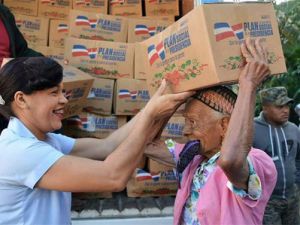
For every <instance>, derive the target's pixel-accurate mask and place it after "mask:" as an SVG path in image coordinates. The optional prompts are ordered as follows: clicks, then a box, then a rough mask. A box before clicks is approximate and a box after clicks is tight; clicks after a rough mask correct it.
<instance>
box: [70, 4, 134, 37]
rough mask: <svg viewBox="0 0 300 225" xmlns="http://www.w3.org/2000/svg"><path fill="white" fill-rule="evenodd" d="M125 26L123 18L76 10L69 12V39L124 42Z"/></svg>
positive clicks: (125, 20) (125, 35) (125, 21)
mask: <svg viewBox="0 0 300 225" xmlns="http://www.w3.org/2000/svg"><path fill="white" fill-rule="evenodd" d="M127 26H128V22H127V19H126V18H124V17H116V16H110V15H104V14H100V13H91V12H84V11H78V10H71V11H70V33H69V35H70V37H74V38H82V39H91V40H100V41H116V42H126V41H127V30H128V28H127Z"/></svg>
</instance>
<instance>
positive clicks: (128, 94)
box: [118, 89, 138, 99]
mask: <svg viewBox="0 0 300 225" xmlns="http://www.w3.org/2000/svg"><path fill="white" fill-rule="evenodd" d="M137 95H138V92H137V91H129V90H128V89H120V90H119V93H118V96H119V98H121V99H124V98H131V99H136V97H137Z"/></svg>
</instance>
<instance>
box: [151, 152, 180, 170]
mask: <svg viewBox="0 0 300 225" xmlns="http://www.w3.org/2000/svg"><path fill="white" fill-rule="evenodd" d="M170 157H172V156H171V155H170ZM173 169H175V167H171V166H166V165H164V164H162V163H159V162H157V161H155V160H153V159H148V170H149V171H150V172H152V173H159V172H162V171H169V170H173Z"/></svg>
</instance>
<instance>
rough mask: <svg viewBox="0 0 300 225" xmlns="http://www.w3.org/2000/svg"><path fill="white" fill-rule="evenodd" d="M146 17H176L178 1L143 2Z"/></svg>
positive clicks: (147, 0)
mask: <svg viewBox="0 0 300 225" xmlns="http://www.w3.org/2000/svg"><path fill="white" fill-rule="evenodd" d="M145 8H146V16H166V15H170V16H178V15H179V1H178V0H145Z"/></svg>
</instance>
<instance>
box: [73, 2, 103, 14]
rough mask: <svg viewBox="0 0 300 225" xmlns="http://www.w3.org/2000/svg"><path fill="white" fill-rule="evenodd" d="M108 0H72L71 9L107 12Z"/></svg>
mask: <svg viewBox="0 0 300 225" xmlns="http://www.w3.org/2000/svg"><path fill="white" fill-rule="evenodd" d="M107 8H108V0H73V9H76V10H81V11H87V12H94V13H102V14H107Z"/></svg>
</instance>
